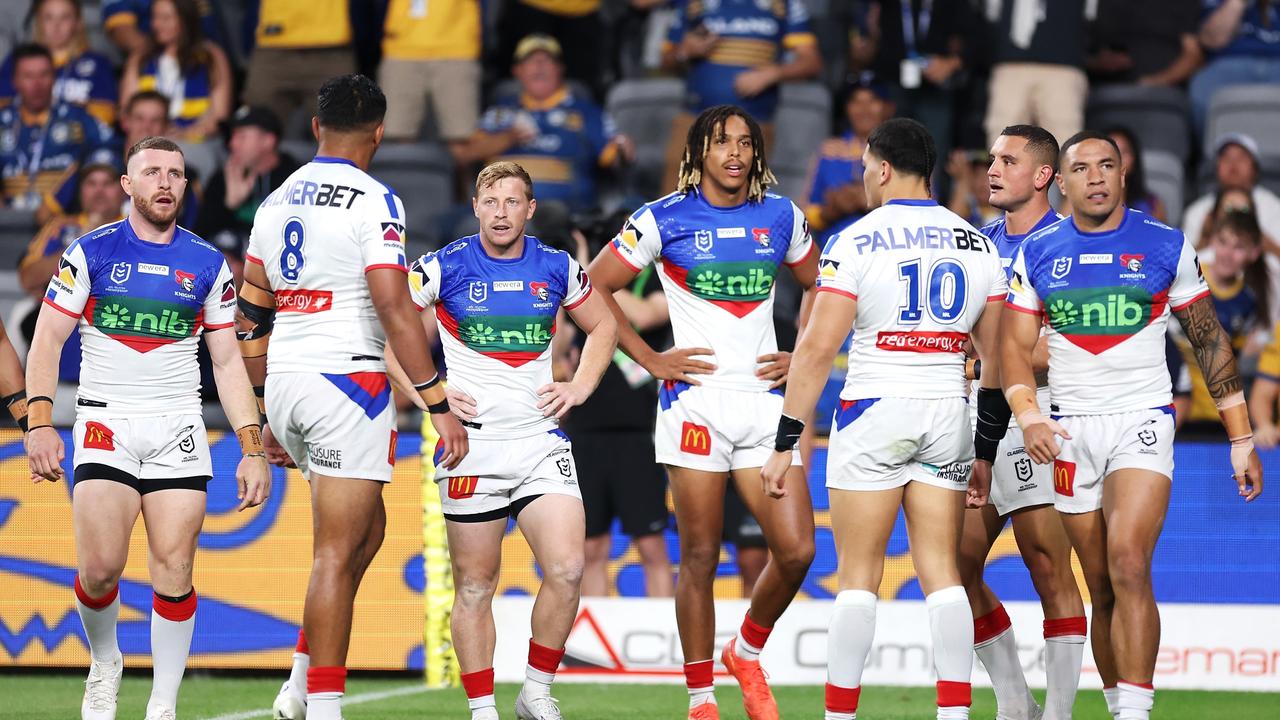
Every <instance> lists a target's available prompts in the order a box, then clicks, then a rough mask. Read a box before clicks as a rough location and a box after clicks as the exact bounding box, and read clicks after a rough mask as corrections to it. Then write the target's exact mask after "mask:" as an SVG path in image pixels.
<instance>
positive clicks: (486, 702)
mask: <svg viewBox="0 0 1280 720" xmlns="http://www.w3.org/2000/svg"><path fill="white" fill-rule="evenodd" d="M497 706H498V701H497V700H495V699H494V698H493V696H492V695H481V696H480V697H478V698H467V707H468V708H470V709H471V712H473V713H474V712H475V711H476V710H482V709H484V708H490V707H497Z"/></svg>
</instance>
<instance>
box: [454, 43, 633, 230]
mask: <svg viewBox="0 0 1280 720" xmlns="http://www.w3.org/2000/svg"><path fill="white" fill-rule="evenodd" d="M561 55H562V54H561V51H560V43H559V42H557V41H556V39H555V38H553V37H551V36H549V35H530V36H528V37H526V38H525V39H523V40H521V41H520V44H519V45H518V46H517V47H516V53H515V62H514V64H513V65H512V74H513V75H515V77H516V80H518V81H519V83H520V90H519V92H516V93H512V94H509V95H506V96H503V97H500V98H498V100H497V102H495V103H494V104H493V105H492V106H491V107H489V109H487V110H486V111H485V113H484V116H483V117H481V118H480V127H479V129H477V130H476V132H475V134H474V135H472V137H471V140H470V141H469V142H468V143H467V146H466V148H465V149H464V150H463V151H462V153H460V161H461V162H464V163H466V162H474V161H476V160H483V161H485V162H489V161H492V160H497V159H501V160H510V161H514V162H517V163H519V164H520V165H521V166H523V167H524V169H525V170H527V171H528V172H529V176H530V177H531V178H533V181H534V185H535V186H536V187H537V188H538V202H539V204H544V203H547V202H562V203H564V204H565V205H567V206H568V207H569V208H570V209H571V210H573V211H575V212H579V211H584V210H588V209H590V208H593V207H595V205H596V177H595V174H596V170H597V168H602V167H610V166H612V165H614V164H615V163H617V162H619V160H626V161H630V160H631V158H632V157H633V156H634V148H633V147H632V145H631V142H630V140H628V139H627V138H626V136H624V135H620V134H618V132H617V130H616V129H615V128H614V125H613V121H612V120H610V119H609V117H608V115H606V114H605V112H604V110H602V109H601V108H600V106H598V105H596V104H595V102H594V101H592V100H591V99H590V98H586V97H578V95H577V94H576V93H575V92H574V91H573V89H572V88H571V87H569V86H567V85H565V82H564V64H563V63H562V62H561Z"/></svg>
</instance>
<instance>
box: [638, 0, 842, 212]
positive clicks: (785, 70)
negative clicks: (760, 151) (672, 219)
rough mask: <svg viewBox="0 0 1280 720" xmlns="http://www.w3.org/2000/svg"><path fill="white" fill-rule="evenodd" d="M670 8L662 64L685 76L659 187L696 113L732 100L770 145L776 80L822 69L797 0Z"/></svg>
mask: <svg viewBox="0 0 1280 720" xmlns="http://www.w3.org/2000/svg"><path fill="white" fill-rule="evenodd" d="M676 12H677V14H676V19H675V22H674V23H673V24H672V25H671V30H670V32H669V33H668V34H667V41H666V43H664V45H663V48H662V66H663V68H664V69H665V70H667V71H668V72H674V73H681V74H683V75H684V76H685V107H684V112H682V113H680V114H679V115H677V116H676V119H675V120H674V121H673V122H672V123H671V136H670V139H669V140H668V142H667V154H666V171H665V172H664V174H663V186H662V192H670V191H672V190H674V189H675V187H676V176H677V174H678V173H679V171H680V158H681V157H683V155H684V147H685V143H686V140H687V137H686V136H687V135H688V134H689V128H690V127H692V126H693V121H694V118H696V117H697V116H698V114H699V113H701V112H702V111H703V110H706V109H707V108H711V107H714V106H716V105H725V104H730V105H739V106H741V107H742V108H743V109H744V110H746V111H747V112H748V113H750V114H751V116H752V117H754V118H755V119H756V120H757V121H758V122H759V123H760V128H761V130H762V132H763V133H764V140H765V145H767V146H771V145H772V144H773V118H774V115H775V114H776V112H777V110H778V97H779V88H778V86H779V84H781V83H784V82H787V81H789V80H804V79H807V78H811V77H816V76H817V75H818V74H819V73H821V72H822V56H821V55H820V54H819V52H818V38H817V36H815V35H814V34H813V32H812V30H811V29H810V27H809V10H808V9H807V8H806V7H805V5H804V3H803V2H802V0H778V1H777V2H769V3H758V2H737V3H731V2H719V3H708V2H702V1H701V0H677V11H676Z"/></svg>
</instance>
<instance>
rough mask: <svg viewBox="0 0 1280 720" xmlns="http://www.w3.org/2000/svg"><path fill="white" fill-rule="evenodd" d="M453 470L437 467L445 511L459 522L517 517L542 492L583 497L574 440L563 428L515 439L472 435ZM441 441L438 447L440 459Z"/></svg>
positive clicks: (437, 479) (437, 452) (446, 514)
mask: <svg viewBox="0 0 1280 720" xmlns="http://www.w3.org/2000/svg"><path fill="white" fill-rule="evenodd" d="M468 447H469V449H468V451H467V456H466V457H465V458H463V459H462V462H461V463H459V464H458V466H457V467H455V468H453V469H452V470H445V469H444V468H437V469H436V484H437V485H439V486H440V503H441V505H442V506H443V508H444V516H445V517H446V518H447V519H449V520H453V521H455V522H487V521H489V520H497V519H499V518H505V517H508V516H510V517H515V515H516V514H517V513H519V512H520V511H521V510H522V509H524V506H525V505H527V504H528V503H530V502H532V501H533V500H534V499H535V498H537V497H539V496H542V495H568V496H570V497H574V498H577V499H578V500H581V499H582V491H581V490H579V488H578V468H577V465H576V464H575V463H574V462H573V445H572V444H571V443H570V442H569V437H568V436H567V435H565V434H564V432H562V431H560V430H550V431H547V432H545V433H542V434H539V435H531V436H528V437H522V438H513V439H510V440H497V439H495V440H484V439H472V440H470V441H469V442H468ZM439 453H440V446H439V445H437V446H436V458H437V460H438V459H439Z"/></svg>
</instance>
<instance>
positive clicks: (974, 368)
mask: <svg viewBox="0 0 1280 720" xmlns="http://www.w3.org/2000/svg"><path fill="white" fill-rule="evenodd" d="M980 377H982V359H981V358H969V359H968V360H966V361H965V363H964V378H965V379H966V380H977V379H978V378H980Z"/></svg>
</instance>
